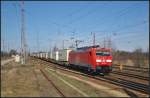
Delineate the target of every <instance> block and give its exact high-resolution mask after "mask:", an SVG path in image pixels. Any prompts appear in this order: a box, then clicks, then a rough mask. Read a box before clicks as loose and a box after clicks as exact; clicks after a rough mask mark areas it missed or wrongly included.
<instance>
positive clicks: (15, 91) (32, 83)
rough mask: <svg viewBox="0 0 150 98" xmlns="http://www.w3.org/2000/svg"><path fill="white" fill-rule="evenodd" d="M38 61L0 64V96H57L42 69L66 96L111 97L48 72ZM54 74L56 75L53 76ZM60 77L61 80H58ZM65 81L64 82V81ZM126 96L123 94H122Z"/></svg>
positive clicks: (75, 81) (79, 82)
mask: <svg viewBox="0 0 150 98" xmlns="http://www.w3.org/2000/svg"><path fill="white" fill-rule="evenodd" d="M40 66H41V65H40V64H38V62H36V63H33V60H29V61H28V63H27V64H26V65H21V64H19V63H15V62H14V61H12V62H9V63H8V64H6V65H4V66H1V96H2V97H59V96H61V95H60V94H59V93H58V91H57V90H56V89H55V88H54V87H53V86H52V84H51V83H50V82H48V81H47V80H46V79H45V77H44V76H43V75H42V74H41V72H40V70H39V68H41V69H43V71H45V73H46V74H47V75H48V77H49V78H50V79H51V80H52V81H53V82H54V83H55V84H56V86H57V87H58V88H59V89H60V90H61V91H62V92H63V93H64V95H65V96H67V97H83V96H89V97H91V96H95V97H96V96H99V97H109V96H110V97H111V96H115V95H111V94H109V93H106V92H103V91H102V90H98V89H96V88H94V87H92V86H90V85H87V84H85V83H82V82H81V81H77V80H75V79H71V78H68V77H64V76H59V77H61V78H58V77H57V76H58V75H57V74H54V73H52V72H51V73H49V72H46V70H44V68H42V67H40ZM55 75H56V76H55ZM60 79H62V80H60ZM64 81H65V82H64ZM124 95H125V96H128V95H127V94H123V96H124Z"/></svg>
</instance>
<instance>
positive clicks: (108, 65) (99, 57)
mask: <svg viewBox="0 0 150 98" xmlns="http://www.w3.org/2000/svg"><path fill="white" fill-rule="evenodd" d="M95 54H96V60H95V62H96V64H95V65H96V71H98V72H102V73H109V72H110V71H112V55H111V50H110V49H96V53H95Z"/></svg>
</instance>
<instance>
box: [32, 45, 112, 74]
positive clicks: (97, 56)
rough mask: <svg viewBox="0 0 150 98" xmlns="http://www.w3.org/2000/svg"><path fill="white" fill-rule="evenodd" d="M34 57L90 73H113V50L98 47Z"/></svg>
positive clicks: (65, 50)
mask: <svg viewBox="0 0 150 98" xmlns="http://www.w3.org/2000/svg"><path fill="white" fill-rule="evenodd" d="M32 56H34V57H38V58H41V59H51V60H52V61H53V62H55V63H58V64H61V65H64V66H73V67H77V68H84V69H86V70H87V71H88V72H96V73H110V72H111V71H112V54H111V49H109V48H100V47H99V46H98V45H96V46H89V47H81V48H77V49H75V50H72V49H63V50H58V51H53V52H49V53H47V52H41V53H33V54H32Z"/></svg>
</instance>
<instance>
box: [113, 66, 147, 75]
mask: <svg viewBox="0 0 150 98" xmlns="http://www.w3.org/2000/svg"><path fill="white" fill-rule="evenodd" d="M113 68H116V69H119V65H114V66H113ZM123 70H129V71H133V72H146V73H148V72H149V69H148V68H136V67H132V66H123Z"/></svg>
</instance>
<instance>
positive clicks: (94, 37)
mask: <svg viewBox="0 0 150 98" xmlns="http://www.w3.org/2000/svg"><path fill="white" fill-rule="evenodd" d="M92 34H93V46H95V33H93V32H91V35H92Z"/></svg>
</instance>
